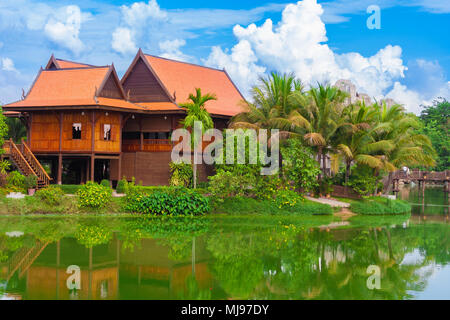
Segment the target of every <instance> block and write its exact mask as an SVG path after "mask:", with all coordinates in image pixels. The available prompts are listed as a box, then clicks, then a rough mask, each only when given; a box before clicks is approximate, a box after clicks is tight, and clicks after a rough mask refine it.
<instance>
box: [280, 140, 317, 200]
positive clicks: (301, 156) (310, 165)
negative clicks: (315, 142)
mask: <svg viewBox="0 0 450 320" xmlns="http://www.w3.org/2000/svg"><path fill="white" fill-rule="evenodd" d="M281 154H282V155H283V168H282V170H283V174H284V176H285V177H286V178H287V179H288V180H289V181H290V182H292V183H293V185H294V186H295V188H297V189H298V188H301V189H302V190H304V191H305V192H308V191H311V190H314V188H315V187H317V176H318V175H319V173H320V167H319V164H318V162H317V161H316V160H315V159H314V156H313V155H314V153H313V152H312V151H311V149H310V148H307V147H305V146H303V145H302V142H301V141H300V140H299V139H289V140H288V141H287V143H286V146H284V147H282V148H281Z"/></svg>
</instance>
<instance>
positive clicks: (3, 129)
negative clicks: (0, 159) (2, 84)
mask: <svg viewBox="0 0 450 320" xmlns="http://www.w3.org/2000/svg"><path fill="white" fill-rule="evenodd" d="M7 133H8V125H7V124H6V118H5V116H4V115H3V109H2V108H1V107H0V154H2V153H3V152H4V150H3V144H4V143H5V136H6V134H7Z"/></svg>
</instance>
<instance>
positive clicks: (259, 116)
mask: <svg viewBox="0 0 450 320" xmlns="http://www.w3.org/2000/svg"><path fill="white" fill-rule="evenodd" d="M294 92H297V93H301V92H303V85H302V84H301V82H300V81H298V80H296V79H295V76H294V74H284V75H279V74H278V73H275V72H273V73H271V75H270V76H269V77H267V78H263V77H262V78H260V84H259V85H258V86H255V87H253V89H252V95H253V99H252V100H253V103H251V102H248V101H244V102H243V107H244V110H245V111H244V112H241V113H239V114H238V115H236V116H234V117H233V119H232V120H231V127H232V128H252V129H256V130H257V129H278V130H280V131H287V132H291V133H294V132H295V131H296V128H297V127H302V126H303V125H304V124H305V119H304V118H303V116H302V115H300V114H299V113H298V110H297V107H296V106H295V105H293V104H292V103H291V100H290V96H291V95H292V94H293V93H294Z"/></svg>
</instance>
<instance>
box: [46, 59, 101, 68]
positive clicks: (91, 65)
mask: <svg viewBox="0 0 450 320" xmlns="http://www.w3.org/2000/svg"><path fill="white" fill-rule="evenodd" d="M55 60H57V61H63V62H69V63H74V64H80V65H84V66H88V67H98V66H95V65H93V64H88V63H84V62H77V61H71V60H66V59H60V58H55ZM80 68H81V67H80Z"/></svg>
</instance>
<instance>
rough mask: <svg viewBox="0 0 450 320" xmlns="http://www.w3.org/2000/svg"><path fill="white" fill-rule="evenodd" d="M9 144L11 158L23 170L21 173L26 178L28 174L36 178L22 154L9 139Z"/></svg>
mask: <svg viewBox="0 0 450 320" xmlns="http://www.w3.org/2000/svg"><path fill="white" fill-rule="evenodd" d="M9 142H10V146H11V158H12V159H13V160H14V161H16V162H17V165H18V166H19V167H21V169H22V170H24V172H22V173H23V174H24V175H26V176H28V175H30V174H32V175H35V176H37V174H36V172H35V171H34V170H33V168H32V167H31V166H30V164H29V163H28V161H27V160H26V159H25V158H24V156H23V154H22V152H20V150H19V148H18V147H17V145H16V144H15V143H14V141H13V140H12V139H10V140H9Z"/></svg>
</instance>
